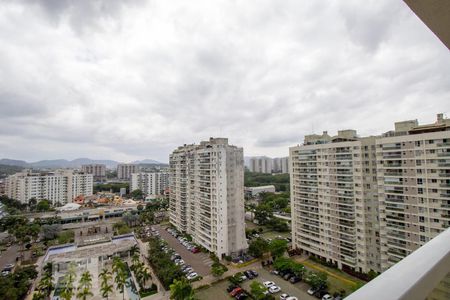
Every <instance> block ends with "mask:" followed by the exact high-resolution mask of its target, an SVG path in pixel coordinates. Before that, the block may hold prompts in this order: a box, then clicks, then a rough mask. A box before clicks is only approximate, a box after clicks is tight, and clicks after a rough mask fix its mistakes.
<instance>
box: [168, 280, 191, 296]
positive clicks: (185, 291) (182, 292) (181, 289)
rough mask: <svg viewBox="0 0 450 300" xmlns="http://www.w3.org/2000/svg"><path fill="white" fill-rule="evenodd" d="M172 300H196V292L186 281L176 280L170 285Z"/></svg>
mask: <svg viewBox="0 0 450 300" xmlns="http://www.w3.org/2000/svg"><path fill="white" fill-rule="evenodd" d="M170 299H174V300H194V291H193V290H192V286H191V284H190V283H189V282H188V281H187V280H185V279H181V280H176V279H175V280H174V281H173V283H172V284H171V285H170Z"/></svg>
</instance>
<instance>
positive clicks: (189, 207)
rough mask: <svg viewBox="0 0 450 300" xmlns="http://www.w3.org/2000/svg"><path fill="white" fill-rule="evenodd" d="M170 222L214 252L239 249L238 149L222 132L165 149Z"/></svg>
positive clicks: (241, 226) (221, 253) (241, 197)
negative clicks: (168, 162) (168, 169)
mask: <svg viewBox="0 0 450 300" xmlns="http://www.w3.org/2000/svg"><path fill="white" fill-rule="evenodd" d="M169 182H170V222H171V224H172V225H174V226H175V227H176V228H177V229H178V230H180V231H183V232H186V233H188V234H190V235H191V236H192V238H193V240H194V241H195V242H196V243H198V244H200V245H202V246H203V247H205V248H206V249H208V250H209V251H211V252H214V253H215V254H216V255H217V256H218V257H223V256H224V255H233V254H236V253H239V252H241V251H243V250H245V249H246V248H247V247H248V245H247V242H246V239H245V227H244V226H245V225H244V224H245V211H244V156H243V149H242V148H238V147H236V146H232V145H229V144H228V139H226V138H210V140H209V141H203V142H201V143H200V145H184V146H181V147H179V148H178V149H176V150H175V151H173V152H172V154H171V155H170V178H169Z"/></svg>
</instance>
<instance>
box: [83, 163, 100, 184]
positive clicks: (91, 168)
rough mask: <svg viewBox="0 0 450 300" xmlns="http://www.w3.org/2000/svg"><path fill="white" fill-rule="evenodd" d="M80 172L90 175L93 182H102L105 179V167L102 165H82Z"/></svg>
mask: <svg viewBox="0 0 450 300" xmlns="http://www.w3.org/2000/svg"><path fill="white" fill-rule="evenodd" d="M81 171H82V172H84V173H86V174H92V175H93V176H94V181H104V180H105V179H106V165H103V164H88V165H82V166H81Z"/></svg>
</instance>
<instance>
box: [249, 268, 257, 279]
mask: <svg viewBox="0 0 450 300" xmlns="http://www.w3.org/2000/svg"><path fill="white" fill-rule="evenodd" d="M249 271H250V272H251V273H252V274H253V277H255V278H256V277H258V276H259V274H258V272H256V271H254V270H249Z"/></svg>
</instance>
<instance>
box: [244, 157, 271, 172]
mask: <svg viewBox="0 0 450 300" xmlns="http://www.w3.org/2000/svg"><path fill="white" fill-rule="evenodd" d="M249 169H250V172H256V173H268V174H270V173H272V169H273V161H272V158H270V157H266V156H261V157H252V158H251V159H250V168H249Z"/></svg>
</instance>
